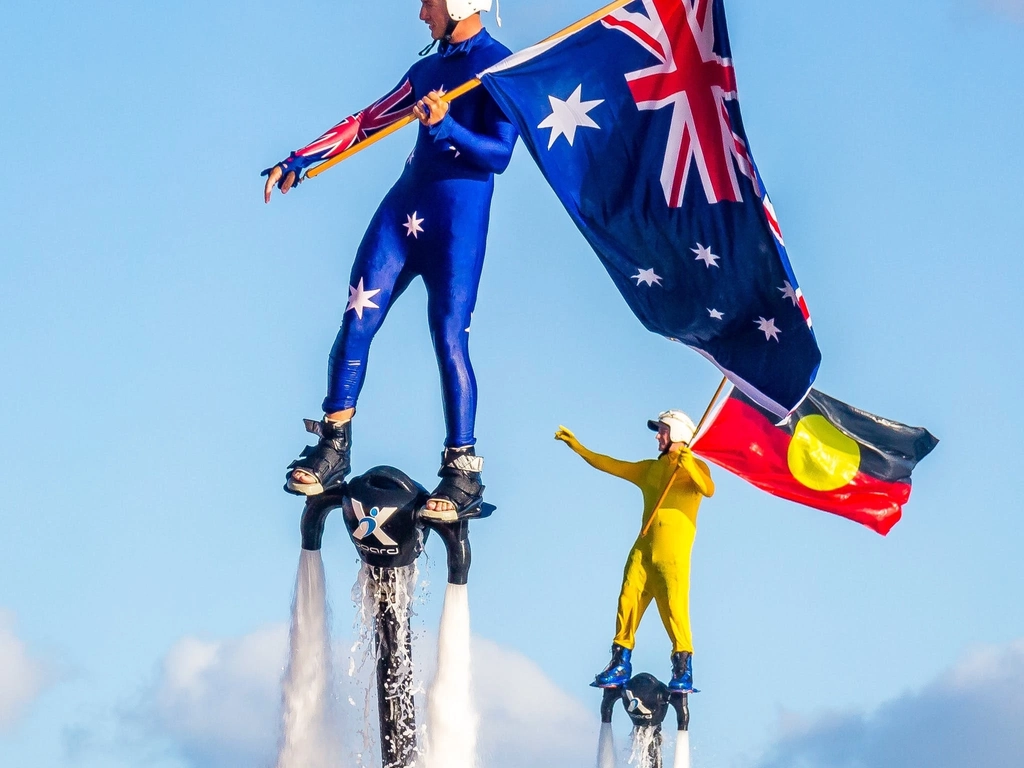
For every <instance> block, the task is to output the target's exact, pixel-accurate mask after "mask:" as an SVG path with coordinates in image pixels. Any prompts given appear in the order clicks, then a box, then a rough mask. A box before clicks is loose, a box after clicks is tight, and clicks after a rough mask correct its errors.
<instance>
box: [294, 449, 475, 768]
mask: <svg viewBox="0 0 1024 768" xmlns="http://www.w3.org/2000/svg"><path fill="white" fill-rule="evenodd" d="M427 499H428V493H427V490H426V489H425V488H424V487H423V486H421V485H420V484H419V483H417V482H415V481H414V480H412V478H410V477H409V476H408V475H406V474H405V473H404V472H401V471H400V470H397V469H395V468H394V467H375V468H374V469H371V470H370V471H369V472H367V473H365V474H363V475H360V476H359V477H356V478H353V479H352V480H350V481H349V482H348V483H347V484H346V485H344V486H342V487H341V488H339V489H336V490H333V491H329V492H327V493H324V494H322V495H320V496H313V497H310V498H309V499H308V500H307V502H306V507H305V510H304V512H303V515H302V523H301V531H302V548H303V549H304V550H307V551H318V550H319V549H320V548H321V546H322V544H323V534H324V528H325V524H326V521H327V516H328V515H329V514H330V513H331V512H332V511H334V510H336V509H341V510H342V514H343V516H344V520H345V526H346V528H347V529H348V532H349V536H350V538H351V540H352V543H353V544H354V545H355V548H356V551H357V552H358V553H359V557H360V559H361V560H362V561H363V563H364V565H365V566H366V567H367V569H368V574H369V577H370V578H371V579H372V580H373V581H374V590H373V592H374V594H375V595H376V596H377V604H376V609H375V610H376V615H375V616H374V620H373V629H374V648H375V651H376V654H375V655H376V659H377V668H376V675H377V707H378V716H379V720H380V747H381V763H382V766H383V768H413V766H414V765H415V763H416V760H417V757H418V755H419V753H420V750H419V746H418V744H417V739H416V736H417V729H416V711H415V703H414V700H413V691H414V685H415V682H414V679H413V667H412V645H411V638H412V631H411V627H410V625H409V611H408V610H407V609H408V605H407V604H406V605H403V604H402V600H400V599H396V596H398V595H399V594H404V593H403V585H404V584H405V582H406V581H407V579H406V578H405V574H406V573H407V572H408V570H409V568H410V566H412V565H413V564H414V563H415V562H416V560H417V558H419V556H420V554H422V552H423V548H424V546H425V544H426V541H427V537H428V536H429V535H430V532H431V531H434V532H436V533H437V534H438V537H439V538H440V539H441V540H442V542H444V545H445V549H446V550H447V553H448V558H447V564H448V584H449V587H448V592H447V593H446V595H445V609H444V616H443V617H442V627H441V636H440V643H441V652H440V653H439V664H438V677H437V680H435V683H434V686H433V689H432V692H431V693H432V698H433V699H434V702H433V703H432V702H431V701H428V713H429V714H431V719H432V721H433V720H437V722H436V723H435V722H432V723H431V726H432V727H435V726H436V727H437V734H436V738H435V742H437V741H438V740H439V742H440V744H441V745H444V744H447V742H446V741H445V738H446V737H445V733H446V732H447V731H446V726H445V725H444V723H445V722H448V721H449V720H450V719H451V716H450V715H449V714H448V710H449V709H450V706H449V705H451V704H452V703H453V701H458V700H459V699H460V698H461V695H460V694H458V693H457V692H458V691H461V690H462V688H465V689H466V697H465V698H466V699H467V700H468V680H469V677H468V665H469V655H468V652H469V648H468V641H469V608H468V597H467V593H466V584H467V583H468V580H469V567H470V564H471V560H472V556H471V550H470V545H469V521H468V520H460V521H457V522H454V523H435V522H433V521H427V520H423V519H421V518H420V516H419V514H418V513H419V510H420V509H422V508H423V506H424V505H425V504H426V501H427ZM493 511H494V507H493V506H491V505H489V504H483V505H481V507H480V510H479V514H478V515H477V516H478V517H488V516H489V515H490V514H491V513H492V512H493ZM453 590H454V592H453ZM407 591H408V590H405V592H407ZM407 599H408V595H406V601H407ZM451 616H455V617H456V618H455V619H449V620H446V618H445V617H451ZM463 645H465V649H464V650H465V655H464V658H462V660H461V661H462V663H459V664H458V665H454V666H453V664H452V663H451V662H452V659H454V657H455V656H457V655H458V654H453V653H446V652H445V648H449V650H450V649H451V648H456V647H458V648H461V647H462V646H463ZM446 662H447V663H446ZM463 666H464V667H465V669H464V670H463ZM463 683H465V685H463ZM439 686H440V689H439V690H438V694H437V695H433V694H434V693H435V690H434V689H438V687H439ZM449 690H454V691H456V694H455V695H454V696H448V695H441V694H442V693H447V692H448V691H449ZM435 713H440V714H435ZM471 714H472V713H471ZM462 725H463V727H465V726H466V725H467V723H465V722H463V723H462ZM472 731H473V733H474V734H475V731H476V728H475V726H474V727H473V728H472ZM465 735H466V732H465V731H463V739H462V744H461V746H460V747H458V749H462V750H464V749H465V746H466V743H467V741H468V742H470V749H471V750H472V752H475V743H472V742H475V739H466V738H465ZM437 748H441V747H438V746H437V745H435V744H432V745H431V750H430V753H428V762H436V760H431V758H430V754H432V753H434V752H436V749H437ZM443 748H446V749H447V748H448V747H443ZM451 749H455V748H454V747H452V748H451ZM472 752H471V753H470V754H469V757H468V758H466V759H461V758H460V759H459V760H458V761H457V762H452V763H450V764H449V765H448V766H446V768H463V766H465V768H472V764H473V756H472ZM441 759H442V760H443V759H445V758H441Z"/></svg>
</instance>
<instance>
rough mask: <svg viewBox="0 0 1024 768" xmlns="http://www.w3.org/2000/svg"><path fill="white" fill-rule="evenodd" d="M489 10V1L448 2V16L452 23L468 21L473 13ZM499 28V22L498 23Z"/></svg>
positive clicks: (464, 0) (449, 0) (461, 0)
mask: <svg viewBox="0 0 1024 768" xmlns="http://www.w3.org/2000/svg"><path fill="white" fill-rule="evenodd" d="M489 10H491V0H448V15H449V16H451V17H452V21H462V20H463V19H468V18H469V17H470V16H472V15H473V14H474V13H480V11H489ZM498 24H499V26H500V25H501V21H500V20H499V21H498Z"/></svg>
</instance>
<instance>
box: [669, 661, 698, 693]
mask: <svg viewBox="0 0 1024 768" xmlns="http://www.w3.org/2000/svg"><path fill="white" fill-rule="evenodd" d="M668 689H669V690H670V691H672V693H700V691H698V690H697V689H696V688H694V687H693V654H692V653H690V652H689V651H679V652H677V653H673V654H672V679H671V680H669V683H668Z"/></svg>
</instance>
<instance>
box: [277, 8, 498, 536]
mask: <svg viewBox="0 0 1024 768" xmlns="http://www.w3.org/2000/svg"><path fill="white" fill-rule="evenodd" d="M490 7H491V0H421V8H420V19H421V20H423V21H424V22H426V23H427V25H428V26H429V27H430V33H431V37H432V38H433V40H434V42H435V43H439V44H440V47H439V49H438V52H437V53H436V54H433V55H431V56H427V57H426V58H423V59H421V60H420V61H418V62H417V63H416V64H414V65H413V67H412V69H410V70H409V72H408V74H407V75H406V76H405V78H403V80H402V81H401V83H399V85H398V86H397V87H395V88H394V90H392V91H391V92H390V93H389V94H388V95H386V96H385V97H383V98H382V99H380V100H379V101H377V102H375V103H374V104H373V105H371V106H370V107H368V108H366V109H365V110H363V111H361V112H358V113H356V114H355V115H352V116H350V117H347V118H345V119H344V120H342V121H341V122H340V123H339V124H338V125H336V126H335V127H334V128H332V129H331V130H329V131H328V132H327V133H325V134H324V135H323V136H321V137H320V138H319V139H317V140H316V141H314V142H313V143H312V144H310V145H308V146H306V147H304V148H302V149H299V150H296V151H295V152H293V153H291V155H289V156H288V158H287V159H285V160H284V161H282V162H280V163H278V164H277V165H275V166H274V167H273V168H269V169H267V170H266V171H264V175H266V176H267V177H268V178H267V182H266V187H265V189H264V197H265V199H266V201H267V202H270V197H271V194H272V192H273V188H274V187H275V186H276V187H277V188H278V189H280V190H281V192H282V193H287V192H288V190H289V189H291V188H292V187H293V186H294V185H295V184H297V183H298V182H299V181H301V179H302V173H303V170H304V169H305V168H307V167H308V166H310V165H313V164H315V163H318V162H320V161H322V160H327V159H328V158H331V157H334V156H336V155H338V154H340V153H342V152H344V151H345V150H347V149H349V148H350V147H352V146H355V145H356V144H358V143H359V142H360V141H363V140H365V139H366V138H368V137H369V136H372V135H373V134H375V133H377V132H378V131H380V130H382V129H384V128H386V127H387V126H389V125H391V124H393V123H395V122H396V121H398V120H400V119H402V118H403V117H405V116H406V115H408V114H409V113H410V112H411V113H412V114H413V115H415V117H416V118H417V119H418V120H419V121H420V126H419V136H418V138H417V141H416V147H415V149H414V150H413V154H412V155H411V156H410V157H409V160H408V162H407V163H406V167H405V170H404V172H403V173H402V176H401V178H400V179H399V180H398V182H397V183H396V184H395V185H394V187H392V188H391V191H390V192H388V194H387V196H386V197H385V198H384V201H383V202H382V203H381V205H380V207H379V208H378V209H377V213H376V214H375V215H374V217H373V219H372V221H371V222H370V226H369V228H368V229H367V231H366V234H365V235H364V236H363V240H362V243H361V244H360V246H359V250H358V251H357V253H356V259H355V263H354V264H353V266H352V274H351V279H350V281H349V289H348V294H349V296H348V305H347V307H346V309H345V313H344V318H343V322H342V326H341V331H340V332H339V334H338V338H337V340H336V341H335V342H334V348H333V349H332V350H331V357H330V365H329V374H328V387H327V398H326V399H325V400H324V403H323V410H324V418H323V420H322V421H320V422H312V421H309V422H307V428H308V429H309V431H311V432H313V433H315V434H317V435H318V436H319V438H320V439H319V441H318V443H317V445H315V446H308V447H307V448H306V449H305V450H304V451H303V452H302V455H301V457H300V458H299V459H297V460H296V461H295V462H293V463H292V464H291V465H290V466H289V468H288V470H289V471H288V476H287V483H286V485H285V489H286V490H287V491H289V492H290V493H295V494H298V495H305V496H311V495H316V494H319V493H323V492H324V491H325V490H328V489H330V488H332V487H337V486H338V485H340V484H341V482H342V481H343V480H344V478H345V476H346V475H347V474H348V472H349V470H350V450H351V435H352V433H351V420H352V416H353V415H354V414H355V407H356V400H357V398H358V397H359V390H360V389H361V387H362V384H363V379H364V376H365V374H366V361H367V355H368V352H369V347H370V342H371V341H372V340H373V337H374V334H375V333H376V332H377V330H378V329H379V328H380V327H381V324H382V323H383V322H384V318H385V317H386V316H387V313H388V309H389V308H390V307H391V303H392V302H393V301H394V300H395V299H397V298H398V297H399V296H400V295H401V294H402V292H403V291H404V290H405V289H406V288H407V287H408V286H409V284H410V282H411V281H412V280H413V278H415V277H416V276H420V277H422V278H423V282H424V283H425V285H426V288H427V314H428V319H429V323H430V333H431V338H432V339H433V342H434V349H435V352H436V354H437V361H438V367H439V369H440V372H441V388H442V396H443V400H444V413H445V422H446V424H447V438H446V440H445V449H444V453H443V456H442V462H441V470H440V472H438V476H439V477H440V478H441V482H440V484H439V485H438V486H437V488H436V489H435V490H434V492H433V493H432V494H431V496H430V500H429V501H428V502H427V505H426V507H425V509H424V510H423V514H424V515H425V516H426V517H429V518H432V519H435V520H440V521H454V520H457V519H460V518H461V517H464V516H467V515H472V514H473V512H474V510H475V509H476V508H478V506H479V504H480V501H481V499H482V494H483V488H484V487H483V485H482V484H481V481H480V472H481V469H482V467H483V459H482V458H481V457H479V456H476V453H475V450H474V445H475V443H476V438H475V435H474V422H475V419H476V379H475V377H474V375H473V368H472V365H471V364H470V360H469V338H468V335H469V325H470V319H471V315H472V312H473V308H474V304H475V303H476V295H477V287H478V285H479V282H480V272H481V269H482V267H483V260H484V249H485V245H486V240H487V224H488V218H489V214H490V205H491V195H492V193H493V190H494V174H495V173H501V172H503V171H504V170H505V168H506V167H507V166H508V163H509V160H510V159H511V157H512V149H513V147H514V145H515V142H516V130H515V128H514V127H513V125H512V123H511V122H509V120H508V119H507V118H506V117H505V115H504V114H502V112H501V110H500V109H499V108H498V106H497V104H496V103H495V102H494V101H493V99H492V98H491V97H490V95H489V94H488V93H487V91H486V90H485V89H484V88H478V89H476V90H475V91H472V92H470V93H469V94H467V95H465V96H462V97H461V98H459V99H457V100H455V101H454V102H452V104H451V105H450V107H449V104H448V103H447V102H446V101H445V100H444V99H443V98H442V97H443V96H444V92H445V89H451V88H454V87H456V86H458V85H460V84H462V83H464V82H466V81H468V80H471V79H473V78H474V77H476V76H477V75H478V74H479V73H481V72H482V71H483V70H485V69H487V68H488V67H490V66H492V65H494V64H496V63H497V62H499V61H501V60H502V59H504V58H505V57H506V56H508V55H509V54H510V51H509V50H508V49H507V48H506V47H505V46H503V45H502V44H501V43H499V42H497V41H496V40H494V39H493V38H492V37H491V36H490V35H489V34H488V33H487V31H486V30H485V29H484V27H483V23H482V21H481V19H480V12H481V11H485V10H490ZM428 50H429V49H428Z"/></svg>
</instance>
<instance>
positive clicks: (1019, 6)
mask: <svg viewBox="0 0 1024 768" xmlns="http://www.w3.org/2000/svg"><path fill="white" fill-rule="evenodd" d="M981 2H982V5H984V6H985V7H986V8H988V9H990V10H992V11H995V12H996V13H999V14H1002V15H1003V16H1008V17H1009V18H1011V19H1014V20H1015V21H1021V22H1024V0H981Z"/></svg>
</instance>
